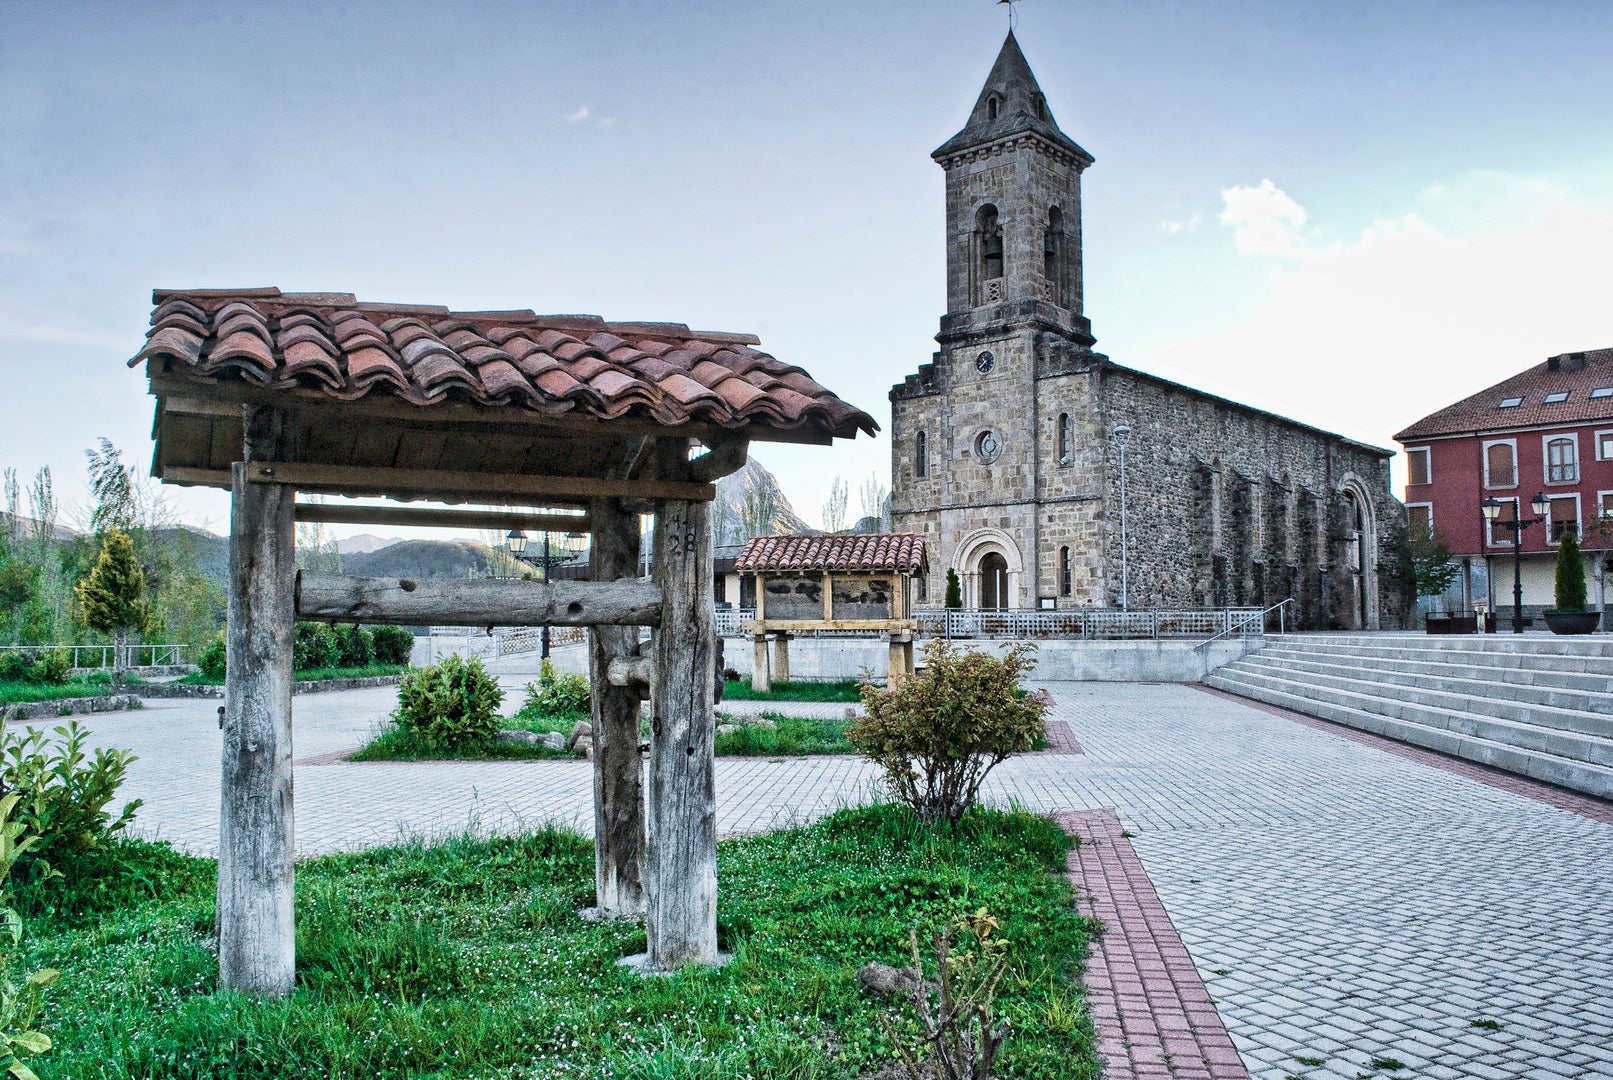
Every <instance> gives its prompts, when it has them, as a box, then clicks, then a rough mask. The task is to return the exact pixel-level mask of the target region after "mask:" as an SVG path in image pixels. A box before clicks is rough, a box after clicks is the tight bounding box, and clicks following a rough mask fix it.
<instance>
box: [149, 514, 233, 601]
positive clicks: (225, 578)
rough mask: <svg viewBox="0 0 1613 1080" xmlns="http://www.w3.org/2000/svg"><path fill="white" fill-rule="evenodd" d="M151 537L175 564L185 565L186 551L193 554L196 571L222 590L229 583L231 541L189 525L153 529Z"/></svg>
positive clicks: (227, 586) (225, 537) (226, 587)
mask: <svg viewBox="0 0 1613 1080" xmlns="http://www.w3.org/2000/svg"><path fill="white" fill-rule="evenodd" d="M151 538H152V540H154V541H155V542H156V543H157V545H158V546H159V547H162V548H164V549H166V550H168V551H170V552H172V553H173V554H174V556H175V561H176V562H180V563H183V562H186V561H187V560H186V559H185V558H184V557H183V556H184V554H185V553H187V552H194V553H195V556H196V569H198V570H200V571H201V572H202V575H203V576H204V577H206V578H207V580H209V581H211V582H212V583H213V584H215V585H217V586H218V587H219V588H221V589H228V588H229V582H230V538H229V537H227V536H219V535H217V534H215V533H210V532H208V531H207V530H206V529H193V528H191V527H190V526H189V525H176V526H174V527H172V528H168V529H153V530H152V532H151Z"/></svg>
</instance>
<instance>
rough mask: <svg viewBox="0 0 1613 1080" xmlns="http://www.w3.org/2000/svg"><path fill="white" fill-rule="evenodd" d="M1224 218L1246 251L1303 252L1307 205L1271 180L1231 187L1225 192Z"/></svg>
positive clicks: (1296, 254) (1287, 255)
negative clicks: (1291, 196)
mask: <svg viewBox="0 0 1613 1080" xmlns="http://www.w3.org/2000/svg"><path fill="white" fill-rule="evenodd" d="M1221 201H1222V203H1223V204H1224V209H1223V210H1222V211H1221V215H1220V218H1219V220H1220V222H1221V224H1223V225H1230V226H1232V230H1233V241H1234V243H1236V244H1237V247H1238V251H1239V252H1241V253H1242V254H1244V255H1278V256H1282V257H1284V258H1298V257H1299V256H1300V255H1301V254H1302V253H1303V250H1302V249H1303V239H1304V237H1303V234H1302V232H1301V230H1302V229H1303V228H1304V227H1305V222H1306V219H1307V217H1308V215H1307V214H1306V213H1305V208H1304V207H1303V206H1301V205H1299V203H1297V202H1295V201H1294V200H1293V199H1291V198H1289V196H1288V193H1287V192H1285V191H1283V190H1282V188H1279V187H1278V186H1277V185H1276V184H1273V183H1272V182H1271V181H1270V180H1262V181H1260V185H1259V186H1258V187H1229V188H1226V189H1225V190H1223V191H1222V192H1221Z"/></svg>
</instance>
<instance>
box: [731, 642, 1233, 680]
mask: <svg viewBox="0 0 1613 1080" xmlns="http://www.w3.org/2000/svg"><path fill="white" fill-rule="evenodd" d="M1264 643H1265V642H1264V639H1262V638H1250V639H1248V640H1243V639H1240V638H1221V639H1218V640H1216V641H1212V642H1210V643H1209V644H1208V645H1204V644H1202V643H1201V642H1195V641H1038V642H1035V643H1034V644H1035V645H1036V647H1037V650H1036V669H1035V671H1034V672H1033V673H1032V677H1033V678H1035V679H1037V680H1040V681H1043V682H1054V681H1066V680H1072V681H1078V682H1184V683H1185V682H1198V681H1199V680H1200V679H1202V678H1204V676H1206V675H1208V674H1209V673H1210V672H1212V671H1214V670H1215V669H1216V668H1218V667H1220V666H1221V665H1223V664H1230V663H1231V662H1232V661H1234V660H1237V659H1239V658H1241V657H1242V656H1244V655H1245V654H1246V653H1249V652H1252V651H1254V650H1255V649H1257V648H1259V647H1260V646H1261V645H1263V644H1264ZM956 644H958V645H960V646H963V647H967V648H980V649H986V650H993V651H994V650H996V649H997V648H998V647H999V646H1002V645H1007V644H1010V643H1009V642H1006V641H985V640H982V641H958V642H956ZM771 647H772V646H771V645H769V648H771ZM919 647H920V648H922V647H923V642H922V641H921V642H920V643H919ZM889 649H890V646H889V645H887V644H886V642H885V640H884V639H883V638H827V637H825V638H792V639H791V640H790V677H791V678H792V679H801V680H812V679H856V678H862V677H864V675H868V676H871V677H873V678H876V679H884V678H885V676H886V674H887V672H888V671H889V665H890V652H889ZM751 655H752V648H751V639H750V638H748V637H747V638H727V639H725V641H724V643H723V662H724V665H725V666H727V667H731V668H733V669H734V670H735V671H737V672H739V673H740V674H741V675H746V676H748V675H750V673H751ZM919 661H920V663H922V662H923V657H922V655H920V657H919Z"/></svg>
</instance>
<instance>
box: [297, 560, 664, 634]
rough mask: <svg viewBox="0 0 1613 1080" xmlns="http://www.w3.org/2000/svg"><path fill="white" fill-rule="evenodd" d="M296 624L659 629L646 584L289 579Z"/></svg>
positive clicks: (654, 596) (654, 590)
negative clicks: (306, 621) (294, 587)
mask: <svg viewBox="0 0 1613 1080" xmlns="http://www.w3.org/2000/svg"><path fill="white" fill-rule="evenodd" d="M297 617H298V618H300V619H310V620H315V621H328V622H376V623H397V624H399V625H401V626H445V625H446V626H659V625H660V624H661V587H660V586H659V585H657V584H655V583H654V582H650V581H637V580H631V579H624V580H621V581H555V582H543V581H517V580H509V579H506V580H488V579H482V580H479V581H457V580H415V579H410V578H375V577H349V576H347V575H345V574H311V573H307V572H302V573H299V574H298V575H297Z"/></svg>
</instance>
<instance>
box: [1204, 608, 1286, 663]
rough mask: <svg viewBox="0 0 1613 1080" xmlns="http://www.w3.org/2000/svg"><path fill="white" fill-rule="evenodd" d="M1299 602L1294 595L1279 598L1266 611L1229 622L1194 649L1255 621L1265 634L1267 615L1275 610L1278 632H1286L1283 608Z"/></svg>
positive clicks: (1244, 627) (1242, 628)
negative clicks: (1235, 621)
mask: <svg viewBox="0 0 1613 1080" xmlns="http://www.w3.org/2000/svg"><path fill="white" fill-rule="evenodd" d="M1297 603H1299V601H1297V600H1295V599H1294V598H1293V597H1292V596H1290V597H1287V598H1286V599H1283V600H1279V601H1277V602H1276V603H1275V604H1273V605H1271V607H1269V608H1267V609H1266V610H1265V611H1262V612H1261V613H1260V614H1258V615H1250V616H1248V617H1247V618H1244V619H1241V620H1240V621H1239V622H1238V623H1237V625H1232V624H1231V623H1229V624H1228V625H1227V627H1226V629H1224V630H1218V631H1216V632H1215V633H1213V634H1211V635H1210V636H1209V637H1207V638H1205V639H1204V640H1203V641H1201V642H1199V643H1198V644H1197V645H1195V646H1193V650H1194V651H1195V652H1197V651H1198V650H1199V649H1202V648H1204V647H1205V646H1206V645H1208V644H1209V643H1210V642H1212V641H1216V640H1219V639H1220V638H1224V637H1227V636H1228V635H1230V634H1231V633H1232V632H1233V631H1234V630H1237V631H1242V630H1244V629H1246V628H1247V627H1248V626H1249V624H1250V623H1255V624H1256V625H1257V626H1259V627H1260V632H1261V633H1262V634H1264V633H1265V632H1266V616H1267V615H1270V614H1271V613H1272V612H1273V611H1275V612H1276V613H1277V633H1279V634H1281V633H1283V632H1284V625H1285V624H1284V621H1283V608H1285V607H1287V606H1288V605H1289V604H1297Z"/></svg>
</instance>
